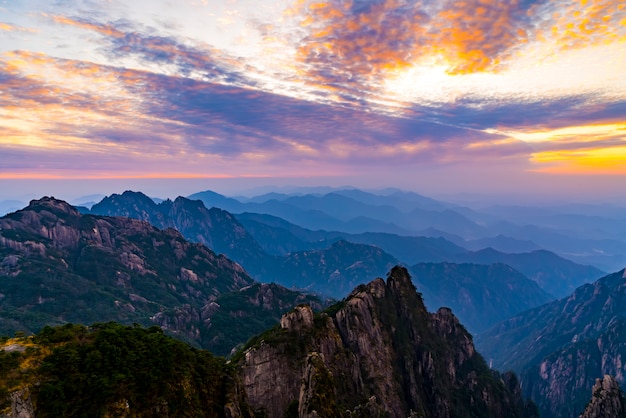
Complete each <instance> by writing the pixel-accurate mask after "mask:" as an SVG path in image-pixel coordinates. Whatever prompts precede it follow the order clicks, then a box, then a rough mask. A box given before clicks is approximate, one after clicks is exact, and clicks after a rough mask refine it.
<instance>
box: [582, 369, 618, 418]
mask: <svg viewBox="0 0 626 418" xmlns="http://www.w3.org/2000/svg"><path fill="white" fill-rule="evenodd" d="M591 393H592V397H591V401H589V403H588V404H587V407H586V408H585V411H584V412H583V413H582V414H581V415H580V418H603V417H614V418H625V417H626V402H625V400H624V393H623V392H622V391H621V389H620V387H619V384H618V383H617V380H615V378H614V377H613V376H610V375H608V374H607V375H604V378H603V379H596V383H595V385H593V389H592V391H591Z"/></svg>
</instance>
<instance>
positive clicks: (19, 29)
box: [0, 22, 37, 33]
mask: <svg viewBox="0 0 626 418" xmlns="http://www.w3.org/2000/svg"><path fill="white" fill-rule="evenodd" d="M0 30H3V31H5V32H30V33H36V32H37V30H36V29H31V28H24V27H21V26H15V25H12V24H10V23H4V22H0Z"/></svg>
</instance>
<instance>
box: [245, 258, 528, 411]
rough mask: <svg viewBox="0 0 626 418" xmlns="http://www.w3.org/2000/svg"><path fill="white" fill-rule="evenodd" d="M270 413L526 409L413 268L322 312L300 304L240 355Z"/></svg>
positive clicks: (256, 403)
mask: <svg viewBox="0 0 626 418" xmlns="http://www.w3.org/2000/svg"><path fill="white" fill-rule="evenodd" d="M233 361H234V362H236V363H237V364H238V365H239V367H240V375H241V378H242V380H243V383H244V386H245V389H246V393H247V395H248V400H249V402H250V404H251V405H252V406H253V407H254V408H255V409H257V410H263V411H265V412H266V413H267V415H268V416H269V417H282V416H283V415H284V414H293V415H287V416H299V417H349V416H363V417H365V416H389V417H398V418H399V417H403V418H404V417H407V416H427V417H463V416H478V415H479V416H485V417H525V416H534V412H533V409H532V407H531V406H530V405H526V404H525V403H524V402H523V401H522V399H521V397H520V390H519V386H517V384H516V380H515V379H514V378H513V377H512V376H500V375H499V374H497V373H496V372H494V371H491V370H489V368H488V367H487V366H486V364H485V362H484V361H483V359H482V357H481V356H480V355H479V354H478V353H477V352H476V351H475V349H474V345H473V343H472V337H471V336H470V335H469V334H468V333H467V331H466V330H465V328H464V327H463V326H462V325H461V324H460V323H459V322H458V320H457V319H456V317H455V316H454V315H453V314H452V312H451V311H450V310H449V309H445V308H442V309H440V310H439V311H438V312H437V313H434V314H431V313H429V312H428V311H427V310H426V308H425V307H424V304H423V302H422V299H421V297H420V295H419V294H418V293H417V292H416V290H415V287H414V286H413V284H412V282H411V279H410V277H409V274H408V272H407V271H406V269H404V268H401V267H396V268H394V269H392V271H391V272H390V273H389V277H388V279H387V282H386V283H385V282H384V281H383V280H382V279H376V280H374V281H373V282H371V283H369V284H368V285H361V286H359V287H357V288H356V289H355V290H354V291H353V292H352V293H351V294H350V295H349V296H348V298H346V300H345V301H343V302H341V303H339V304H337V305H335V306H333V307H332V308H330V309H329V310H327V311H326V312H325V313H322V314H319V315H315V316H314V315H313V313H312V312H311V311H310V308H308V307H306V306H300V307H298V308H297V309H296V310H294V311H292V312H290V313H288V314H286V315H285V316H284V317H283V319H282V320H281V324H280V327H276V328H274V329H272V330H270V331H268V332H266V333H264V334H262V335H261V336H259V337H256V339H255V340H253V341H251V342H250V343H249V347H248V348H247V349H246V350H245V351H243V352H242V353H240V354H239V355H238V356H237V357H236V358H235V359H234V360H233Z"/></svg>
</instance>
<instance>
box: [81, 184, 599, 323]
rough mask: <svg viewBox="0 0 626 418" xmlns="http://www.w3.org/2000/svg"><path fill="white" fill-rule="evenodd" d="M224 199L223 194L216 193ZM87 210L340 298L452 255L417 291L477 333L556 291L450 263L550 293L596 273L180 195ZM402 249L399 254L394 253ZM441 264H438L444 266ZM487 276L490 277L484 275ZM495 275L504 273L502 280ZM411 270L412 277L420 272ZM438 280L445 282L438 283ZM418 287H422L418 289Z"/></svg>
mask: <svg viewBox="0 0 626 418" xmlns="http://www.w3.org/2000/svg"><path fill="white" fill-rule="evenodd" d="M219 201H220V202H224V199H220V200H219ZM91 212H92V213H98V214H103V215H109V216H132V217H136V218H138V219H144V220H148V221H150V222H153V223H154V224H155V225H156V226H158V227H160V228H164V227H173V228H176V229H178V230H179V231H181V232H182V233H183V234H184V235H185V237H186V238H187V239H189V240H192V241H197V242H202V243H205V244H207V245H208V246H210V247H211V248H212V249H214V250H215V251H216V252H223V253H224V254H225V255H227V256H228V257H229V258H231V259H233V260H235V261H237V262H238V263H240V264H241V265H242V266H244V268H245V269H246V271H248V272H249V273H250V274H251V275H252V276H253V278H255V279H257V280H260V281H265V282H276V283H279V284H281V285H284V286H287V287H289V288H294V289H306V290H307V291H312V292H317V293H321V294H325V295H328V296H331V297H334V298H336V299H341V298H343V297H345V295H346V294H347V293H348V292H349V290H350V289H351V288H353V287H354V286H355V285H357V284H359V283H364V282H366V281H367V279H368V278H369V277H376V276H383V275H384V274H386V273H387V272H388V271H389V269H390V268H391V266H393V265H396V264H400V263H402V262H404V263H405V264H407V265H409V263H408V262H407V260H408V261H413V262H420V261H436V262H440V261H449V263H448V264H446V266H447V267H445V268H447V269H448V270H449V272H450V273H451V274H450V275H449V277H448V278H447V281H445V283H446V284H445V286H438V285H437V286H433V284H434V283H435V282H436V281H438V280H440V277H441V274H439V273H438V272H437V269H433V270H431V271H430V272H429V274H430V275H431V276H430V277H429V276H426V277H425V276H424V275H423V274H422V273H421V272H420V274H419V277H420V280H423V281H422V282H421V283H420V291H423V292H424V294H425V295H426V301H427V304H428V306H429V307H430V308H432V309H436V308H438V307H439V306H449V307H452V308H453V309H454V310H455V311H458V312H459V313H460V317H461V319H462V320H463V321H464V322H465V323H466V324H468V326H469V327H470V329H471V330H472V331H473V332H477V331H481V330H484V329H486V328H487V327H488V326H490V325H492V324H494V323H496V322H497V321H500V320H503V319H505V318H507V317H509V316H510V315H512V314H515V313H518V312H521V311H522V310H525V309H529V308H532V307H535V306H538V305H539V304H541V303H544V302H547V301H548V300H550V299H552V298H553V297H551V296H550V292H546V291H545V289H544V292H542V291H541V290H540V289H538V288H537V284H536V283H533V282H532V281H530V280H528V279H526V280H523V279H522V275H521V274H519V273H517V272H516V273H512V272H511V271H512V269H508V270H506V269H498V268H497V267H496V268H487V267H484V268H476V267H474V268H470V267H467V266H465V267H454V268H452V266H453V264H452V263H450V262H462V263H468V262H470V263H474V264H478V263H482V264H492V263H496V264H497V263H501V262H503V261H504V260H506V262H509V263H510V264H511V265H513V266H515V268H516V269H518V270H519V271H521V272H522V273H524V272H525V271H526V272H530V273H531V274H532V276H531V277H532V278H534V279H535V280H536V281H539V279H541V283H545V284H546V287H548V288H549V289H551V290H552V289H557V290H559V289H560V291H561V292H563V291H564V290H562V289H563V288H566V289H569V287H571V285H570V283H572V282H575V283H581V282H585V281H588V280H590V279H591V277H596V276H595V274H596V273H597V274H598V276H599V275H600V274H601V272H599V271H597V270H596V269H593V268H591V267H586V266H578V265H576V264H575V263H572V262H569V261H567V260H564V259H562V258H560V257H558V256H556V255H555V254H552V253H549V252H546V251H540V252H535V253H529V254H503V253H499V252H497V251H495V250H485V251H481V252H471V251H467V250H465V249H464V248H462V247H459V246H457V245H455V244H453V243H451V242H449V241H447V240H445V239H443V238H429V237H408V236H399V235H394V234H386V233H363V234H347V233H342V232H336V231H335V232H333V231H322V230H318V231H312V230H309V229H306V228H303V227H301V226H298V225H294V224H292V223H290V222H288V221H286V220H284V219H281V218H278V217H275V216H271V215H263V214H253V213H244V214H240V215H237V216H234V215H231V214H230V213H229V212H226V211H224V210H222V209H218V208H211V209H207V208H206V207H205V206H204V205H203V204H202V203H201V202H200V201H197V200H196V201H192V200H189V199H186V198H183V197H178V198H177V199H176V200H174V201H163V202H161V203H159V204H157V203H155V202H154V201H152V200H151V199H150V198H148V197H147V196H145V195H143V194H142V193H138V192H130V191H127V192H124V193H123V194H121V195H117V194H114V195H111V196H109V197H107V198H105V199H103V200H102V202H100V203H99V204H97V205H95V206H94V207H93V208H92V210H91ZM397 254H399V256H398V255H397ZM442 268H443V267H442ZM490 272H491V273H490ZM494 272H499V273H503V276H502V278H501V282H498V280H497V277H496V275H495V273H494ZM416 276H417V275H416ZM442 283H444V282H442ZM422 287H423V289H422Z"/></svg>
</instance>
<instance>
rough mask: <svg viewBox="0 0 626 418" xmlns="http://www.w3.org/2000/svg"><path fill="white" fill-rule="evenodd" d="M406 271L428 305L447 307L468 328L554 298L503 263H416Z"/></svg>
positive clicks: (480, 327)
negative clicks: (409, 272)
mask: <svg viewBox="0 0 626 418" xmlns="http://www.w3.org/2000/svg"><path fill="white" fill-rule="evenodd" d="M410 271H411V275H412V276H413V282H414V283H415V285H416V286H417V288H418V289H419V291H420V292H421V293H422V294H423V296H424V301H425V303H426V306H427V307H428V308H429V309H431V310H433V309H436V308H438V307H440V306H447V307H449V308H451V309H452V311H454V312H456V315H457V316H458V317H459V318H462V321H463V324H464V325H465V326H466V327H467V328H468V329H469V330H471V331H472V332H481V331H484V330H486V329H487V328H489V327H490V326H492V325H494V324H496V323H497V322H500V321H503V320H505V319H507V318H509V317H511V316H513V315H515V314H518V313H520V312H522V311H526V310H528V309H530V308H534V307H536V306H539V305H542V304H544V303H546V302H549V301H551V300H553V299H554V297H553V296H551V295H549V294H547V293H546V292H544V291H543V290H541V288H540V287H539V286H538V285H537V283H535V282H533V281H532V280H530V279H528V278H526V277H525V276H524V275H523V274H521V273H520V272H518V271H516V270H515V269H513V268H512V267H510V266H507V265H506V264H490V265H478V264H454V263H420V264H416V265H414V266H412V267H411V268H410Z"/></svg>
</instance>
